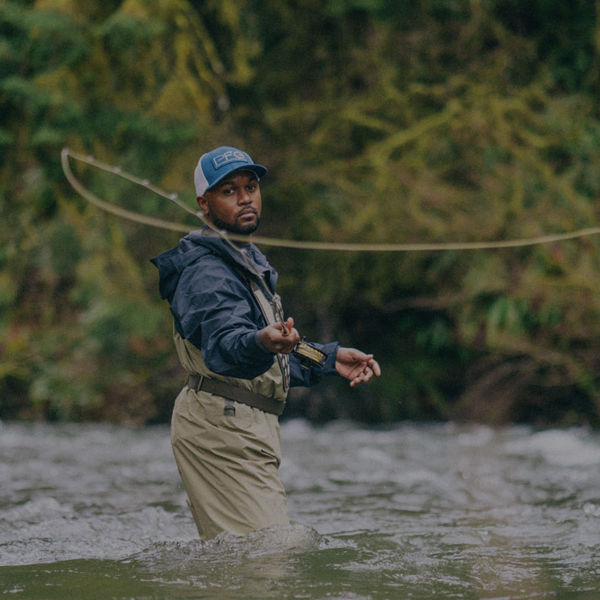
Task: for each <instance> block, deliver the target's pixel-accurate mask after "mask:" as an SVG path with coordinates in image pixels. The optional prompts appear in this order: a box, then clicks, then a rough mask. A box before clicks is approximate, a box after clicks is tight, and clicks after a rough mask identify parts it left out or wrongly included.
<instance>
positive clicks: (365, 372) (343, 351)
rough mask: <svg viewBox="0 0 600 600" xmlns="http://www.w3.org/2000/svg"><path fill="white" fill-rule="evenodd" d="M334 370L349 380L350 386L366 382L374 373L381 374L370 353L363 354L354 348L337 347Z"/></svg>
mask: <svg viewBox="0 0 600 600" xmlns="http://www.w3.org/2000/svg"><path fill="white" fill-rule="evenodd" d="M335 370H336V371H337V372H338V373H339V374H340V375H341V376H342V377H345V378H346V379H349V380H350V386H351V387H354V386H355V385H357V384H358V383H364V382H367V381H369V380H370V379H371V377H373V375H376V376H377V377H379V376H380V375H381V369H380V368H379V364H378V363H377V361H376V360H375V359H374V358H373V355H372V354H365V353H364V352H361V351H360V350H357V349H356V348H342V347H341V346H340V347H339V348H338V352H337V356H336V359H335Z"/></svg>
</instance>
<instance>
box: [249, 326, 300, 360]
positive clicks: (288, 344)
mask: <svg viewBox="0 0 600 600" xmlns="http://www.w3.org/2000/svg"><path fill="white" fill-rule="evenodd" d="M258 339H259V341H260V343H261V344H262V346H263V348H265V350H268V351H269V352H273V353H275V352H279V353H281V354H289V353H290V352H291V351H292V350H293V349H294V348H295V347H296V344H297V343H298V342H299V341H300V334H299V333H298V331H297V330H296V329H294V319H292V317H289V318H288V319H287V321H286V322H285V323H275V324H274V325H268V326H267V327H265V328H264V329H261V330H260V331H259V332H258Z"/></svg>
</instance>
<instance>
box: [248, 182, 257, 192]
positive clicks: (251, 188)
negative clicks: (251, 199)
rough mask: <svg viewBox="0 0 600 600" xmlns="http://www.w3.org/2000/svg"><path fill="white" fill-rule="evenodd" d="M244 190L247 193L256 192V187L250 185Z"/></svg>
mask: <svg viewBox="0 0 600 600" xmlns="http://www.w3.org/2000/svg"><path fill="white" fill-rule="evenodd" d="M246 189H247V190H248V191H249V192H253V191H254V190H256V185H255V184H252V185H247V186H246Z"/></svg>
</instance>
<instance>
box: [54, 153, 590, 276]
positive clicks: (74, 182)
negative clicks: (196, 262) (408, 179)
mask: <svg viewBox="0 0 600 600" xmlns="http://www.w3.org/2000/svg"><path fill="white" fill-rule="evenodd" d="M69 157H71V158H73V159H74V160H78V161H81V162H84V163H86V164H88V165H90V166H92V167H95V168H97V169H100V170H102V171H106V172H107V173H111V174H112V175H117V176H118V177H121V178H123V179H126V180H127V181H130V182H131V183H134V184H136V185H140V186H142V187H144V188H146V189H147V190H149V191H151V192H153V193H154V194H157V195H158V196H161V197H162V198H165V199H166V200H169V201H170V202H173V203H174V204H176V205H177V206H179V207H180V208H182V209H183V210H185V211H186V212H188V213H190V214H191V215H194V216H195V217H196V218H199V219H200V220H201V221H202V222H203V223H204V224H205V225H206V226H207V227H209V228H210V229H211V230H212V231H213V232H214V233H216V234H217V235H219V236H220V237H221V238H223V239H224V240H225V241H227V243H228V244H230V245H231V246H232V247H233V248H235V249H236V250H238V251H239V248H237V246H235V244H233V243H232V241H237V242H246V243H248V242H251V243H254V244H263V245H265V246H274V247H278V248H292V249H298V250H322V251H341V252H440V251H446V250H493V249H499V248H520V247H524V246H537V245H541V244H550V243H552V242H561V241H564V240H572V239H576V238H582V237H587V236H591V235H597V234H599V233H600V227H588V228H585V229H577V230H575V231H568V232H565V233H556V234H550V235H541V236H537V237H532V238H523V239H513V240H498V241H487V242H486V241H481V242H433V243H416V244H412V243H407V244H403V243H383V244H361V243H339V242H317V241H299V240H289V239H281V238H271V237H262V236H255V235H250V236H248V235H238V234H234V233H229V232H224V231H220V230H219V229H217V228H216V227H214V225H212V223H210V222H209V221H206V220H205V219H204V216H203V214H202V213H201V212H200V211H195V210H193V209H191V208H190V207H189V206H188V205H187V204H185V203H184V202H182V201H181V200H180V199H179V197H178V195H177V194H176V193H169V192H166V191H165V190H163V189H161V188H160V187H158V186H156V185H154V184H153V183H151V182H150V181H149V180H148V179H141V178H139V177H136V176H135V175H132V174H130V173H128V172H127V171H123V169H121V167H117V166H113V165H109V164H107V163H104V162H101V161H99V160H97V159H95V158H94V157H93V156H91V155H89V154H88V155H86V154H82V153H79V152H75V151H73V150H70V149H69V148H63V149H62V151H61V164H62V169H63V172H64V174H65V177H66V178H67V181H68V182H69V183H70V184H71V186H72V187H73V189H74V190H75V191H76V192H78V193H79V194H80V195H81V196H82V197H83V198H85V199H86V200H87V201H88V202H91V203H92V204H94V205H95V206H97V207H98V208H100V209H102V210H104V211H106V212H109V213H111V214H114V215H116V216H118V217H121V218H123V219H127V220H129V221H134V222H136V223H141V224H142V225H150V226H152V227H158V228H161V229H167V230H170V231H180V232H185V233H188V232H190V231H191V230H192V229H193V228H192V227H190V226H188V225H185V224H183V223H177V222H173V221H165V220H164V219H159V218H158V217H150V216H147V215H143V214H140V213H138V212H134V211H131V210H127V209H124V208H122V207H120V206H117V205H116V204H113V203H111V202H107V201H106V200H101V199H100V198H98V197H97V196H95V195H94V194H93V193H92V192H90V191H89V190H88V189H87V188H86V187H85V186H84V185H83V184H82V183H81V182H80V181H79V180H78V179H77V178H76V177H75V175H74V174H73V171H72V170H71V166H70V163H69ZM241 254H242V256H244V254H243V253H241ZM244 259H245V256H244ZM253 272H254V269H253Z"/></svg>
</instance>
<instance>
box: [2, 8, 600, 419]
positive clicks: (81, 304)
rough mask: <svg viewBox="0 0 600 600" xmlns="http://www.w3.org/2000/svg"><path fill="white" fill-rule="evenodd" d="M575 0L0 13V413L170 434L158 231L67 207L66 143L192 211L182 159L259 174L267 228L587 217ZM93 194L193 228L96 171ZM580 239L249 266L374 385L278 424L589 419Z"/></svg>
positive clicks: (566, 226)
mask: <svg viewBox="0 0 600 600" xmlns="http://www.w3.org/2000/svg"><path fill="white" fill-rule="evenodd" d="M598 9H599V8H598V3H597V2H592V1H591V0H585V1H584V0H574V1H573V2H564V1H561V0H543V1H542V0H534V1H532V2H527V3H524V2H519V1H517V0H421V1H420V2H398V3H396V2H389V1H387V0H360V1H359V0H327V1H325V2H323V1H322V0H319V1H317V0H297V1H295V2H276V1H274V0H265V1H261V2H257V1H256V0H220V1H219V2H215V1H212V0H206V1H204V2H194V1H191V0H164V1H161V2H146V1H144V0H124V1H121V0H119V1H117V0H107V1H105V2H94V3H92V2H90V3H81V2H73V1H70V0H37V1H35V2H32V1H27V0H21V1H15V0H5V1H4V2H3V3H2V4H0V57H1V58H0V194H1V196H0V197H1V198H2V215H3V218H2V220H0V235H1V239H2V244H1V245H0V352H1V364H0V418H5V419H11V418H35V419H39V418H43V419H82V420H109V421H117V422H127V423H149V422H157V421H164V420H166V419H168V416H169V412H170V408H171V405H172V401H173V398H174V396H175V395H176V393H177V391H178V389H179V388H180V387H181V384H182V381H183V373H182V372H181V370H180V368H179V367H178V364H177V360H176V357H175V353H174V350H173V347H172V343H171V339H170V332H171V325H170V319H169V314H168V308H167V306H166V305H165V304H164V303H163V302H161V301H160V299H159V298H158V292H157V285H156V283H157V281H156V280H157V277H156V272H155V270H154V268H153V267H152V265H151V264H150V263H149V262H148V261H149V259H150V258H151V257H152V256H154V255H155V254H158V253H159V252H161V251H162V250H164V249H166V248H168V247H171V246H173V245H175V244H176V243H177V239H178V237H179V236H178V235H177V234H175V233H172V232H167V231H163V230H158V229H152V228H149V227H146V226H143V225H138V224H134V223H128V222H125V221H122V220H120V219H118V218H116V217H113V216H110V215H107V214H105V213H103V212H101V211H99V210H98V209H96V208H94V207H93V206H91V205H89V204H87V203H86V202H85V200H83V199H82V198H81V197H79V196H78V195H77V194H76V193H75V192H74V191H73V189H71V188H70V186H69V185H68V183H67V182H66V180H65V178H64V176H63V173H62V170H61V167H60V150H61V148H62V147H64V146H69V147H71V148H73V149H74V150H77V151H81V152H85V153H89V154H93V155H94V156H96V157H97V158H98V159H100V160H102V161H105V162H108V163H111V164H116V165H120V166H121V167H122V168H123V169H125V170H127V171H129V172H132V173H134V174H136V175H139V176H141V177H145V178H148V179H149V180H151V181H152V182H153V183H156V184H159V185H160V186H162V187H164V188H165V189H168V190H170V191H174V192H178V193H179V194H180V196H181V198H185V199H186V201H188V202H189V204H190V206H192V207H193V206H194V198H193V188H192V171H193V168H194V166H195V163H196V161H197V159H198V156H199V155H200V154H201V153H202V152H203V151H205V150H206V149H208V148H210V147H213V146H215V145H220V144H231V145H239V146H240V147H243V148H244V149H246V150H247V151H248V152H250V154H251V155H252V156H253V157H254V158H255V159H256V160H257V161H258V162H261V163H263V164H266V165H268V166H269V168H270V173H269V175H268V177H267V178H265V180H264V182H263V202H264V217H263V224H262V225H261V231H260V233H261V234H262V235H268V236H277V237H287V238H293V239H299V240H326V241H339V242H373V243H379V242H421V243H424V242H466V241H477V240H506V239H515V238H516V239H521V238H531V237H535V236H539V235H543V234H546V233H560V232H567V231H572V230H578V229H583V228H589V227H594V226H597V225H598V224H599V222H600V218H599V216H600V215H599V213H600V209H599V206H598V196H599V192H600V120H599V100H598V99H599V98H600V80H599V77H600V47H599V45H600V27H599V25H598V22H597V16H598V15H597V12H598ZM73 167H74V168H76V167H77V174H78V176H79V177H81V178H82V180H83V181H85V183H86V185H87V186H88V187H89V188H90V189H91V190H92V191H93V192H94V193H95V194H97V195H98V196H100V197H101V198H104V199H106V200H108V201H111V202H114V203H116V204H118V205H120V206H123V207H125V208H129V209H133V210H136V211H139V212H142V213H144V214H149V215H154V216H159V217H163V218H167V219H170V220H180V221H185V222H186V223H189V225H190V228H194V227H196V226H197V223H196V222H194V221H193V219H192V220H190V219H189V218H188V219H187V220H186V219H185V216H186V215H185V213H184V212H182V211H181V210H180V209H177V208H176V207H173V206H172V205H170V204H168V203H167V202H166V201H165V200H163V199H160V198H158V197H156V196H153V195H151V194H150V193H149V192H147V191H144V190H143V189H142V188H140V187H137V186H133V185H131V184H129V183H127V182H124V181H123V180H120V179H118V178H117V177H114V176H111V175H107V174H103V173H100V172H98V171H96V170H94V169H92V168H90V167H82V166H81V165H79V166H77V165H75V164H74V165H73ZM599 248H600V238H598V236H588V237H583V238H579V239H573V240H569V241H563V242H556V243H551V244H543V245H537V246H527V247H520V248H508V249H501V250H478V251H475V250H468V251H464V250H453V251H443V252H405V253H373V254H367V253H357V252H353V253H342V252H315V251H305V250H289V249H277V248H266V247H264V248H263V250H264V251H265V252H266V253H267V254H268V256H269V258H270V260H271V262H272V263H273V265H274V266H276V268H277V269H278V270H279V271H280V273H281V280H280V285H281V287H280V290H279V291H280V293H281V295H282V296H283V299H284V302H285V305H286V309H287V312H288V313H289V314H291V315H293V316H294V317H295V319H296V322H297V324H298V326H299V329H300V331H301V333H302V334H304V335H306V336H307V338H308V339H317V340H322V341H329V340H331V339H339V340H340V342H341V343H343V344H345V345H355V346H357V347H359V348H365V349H368V350H370V351H373V352H374V353H375V354H376V356H377V358H378V359H379V360H380V362H381V364H382V368H383V371H384V376H383V377H381V378H380V379H379V380H377V381H376V382H374V383H372V384H370V385H368V386H364V387H363V388H361V389H356V390H349V389H348V388H347V387H346V386H345V385H343V384H342V383H341V382H337V381H335V380H333V379H332V380H329V381H328V382H327V383H326V384H325V385H322V386H320V387H319V388H318V389H317V388H315V389H313V390H311V391H310V393H308V394H307V393H305V392H296V393H295V394H294V395H293V397H292V399H291V401H290V404H289V407H288V414H289V415H298V414H302V415H306V416H308V417H309V418H311V419H314V420H317V421H318V420H325V419H330V418H336V417H348V418H356V419H360V420H365V421H370V422H385V421H393V420H399V419H417V420H421V419H423V420H431V419H442V420H443V419H465V420H476V421H481V422H487V423H494V424H499V423H506V422H529V423H534V424H540V425H543V424H548V423H552V424H558V425H572V424H581V423H585V424H592V425H596V426H597V425H599V424H600V376H599V373H600V293H599V292H600V261H599V252H598V250H599Z"/></svg>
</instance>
